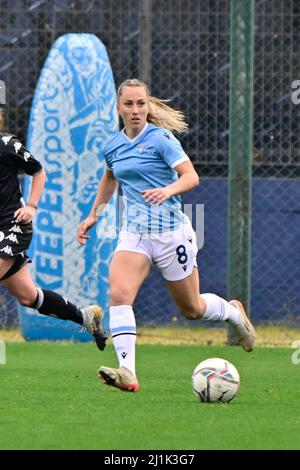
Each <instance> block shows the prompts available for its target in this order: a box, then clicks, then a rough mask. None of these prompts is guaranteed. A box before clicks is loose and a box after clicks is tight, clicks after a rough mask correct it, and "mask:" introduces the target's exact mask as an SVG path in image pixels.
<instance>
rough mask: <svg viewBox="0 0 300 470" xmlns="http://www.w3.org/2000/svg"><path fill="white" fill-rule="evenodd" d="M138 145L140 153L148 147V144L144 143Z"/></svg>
mask: <svg viewBox="0 0 300 470" xmlns="http://www.w3.org/2000/svg"><path fill="white" fill-rule="evenodd" d="M137 147H138V149H139V152H140V153H144V150H145V149H146V148H147V146H146V145H144V144H140V145H138V146H137Z"/></svg>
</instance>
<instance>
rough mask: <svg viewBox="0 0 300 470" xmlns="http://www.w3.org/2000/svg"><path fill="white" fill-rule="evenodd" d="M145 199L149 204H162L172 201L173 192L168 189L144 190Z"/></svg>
mask: <svg viewBox="0 0 300 470" xmlns="http://www.w3.org/2000/svg"><path fill="white" fill-rule="evenodd" d="M141 192H142V194H143V198H144V199H145V201H146V202H149V204H159V205H160V204H162V203H163V202H165V201H166V200H167V199H170V197H171V192H170V191H169V190H168V188H154V189H144V190H143V191H141Z"/></svg>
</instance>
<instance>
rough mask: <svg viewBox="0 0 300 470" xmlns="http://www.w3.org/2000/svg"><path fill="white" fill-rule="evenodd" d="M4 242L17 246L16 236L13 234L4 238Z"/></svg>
mask: <svg viewBox="0 0 300 470" xmlns="http://www.w3.org/2000/svg"><path fill="white" fill-rule="evenodd" d="M5 240H10V241H11V242H13V243H17V244H19V241H18V239H17V236H16V235H15V234H14V233H10V234H9V235H8V236H7V237H5Z"/></svg>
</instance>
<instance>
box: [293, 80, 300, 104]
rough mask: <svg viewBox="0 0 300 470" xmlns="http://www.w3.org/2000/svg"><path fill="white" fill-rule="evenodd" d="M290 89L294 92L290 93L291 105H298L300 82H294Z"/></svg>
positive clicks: (299, 101) (299, 100)
mask: <svg viewBox="0 0 300 470" xmlns="http://www.w3.org/2000/svg"><path fill="white" fill-rule="evenodd" d="M292 89H293V90H295V91H293V93H292V103H293V104H299V103H300V80H294V81H293V83H292Z"/></svg>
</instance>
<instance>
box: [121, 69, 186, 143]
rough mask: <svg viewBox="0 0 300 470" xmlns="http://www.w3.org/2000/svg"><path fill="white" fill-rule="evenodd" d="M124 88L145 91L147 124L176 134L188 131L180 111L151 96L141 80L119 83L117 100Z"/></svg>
mask: <svg viewBox="0 0 300 470" xmlns="http://www.w3.org/2000/svg"><path fill="white" fill-rule="evenodd" d="M125 86H131V87H134V86H140V87H143V88H144V89H145V91H146V93H147V96H148V97H149V113H148V116H147V121H148V122H150V123H151V124H154V125H155V126H158V127H164V128H165V129H168V130H169V131H175V132H178V133H179V134H181V133H182V132H185V131H187V130H188V124H187V123H186V120H185V116H184V114H183V113H182V112H181V111H180V110H178V109H174V108H171V106H168V105H167V104H166V103H168V102H169V101H170V100H161V99H159V98H155V97H154V96H151V95H150V92H149V89H148V87H147V85H146V83H144V82H142V81H141V80H138V79H136V78H132V79H129V80H125V81H124V82H123V83H121V85H120V86H119V88H118V92H117V95H118V99H119V98H120V96H121V95H122V91H123V88H124V87H125Z"/></svg>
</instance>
